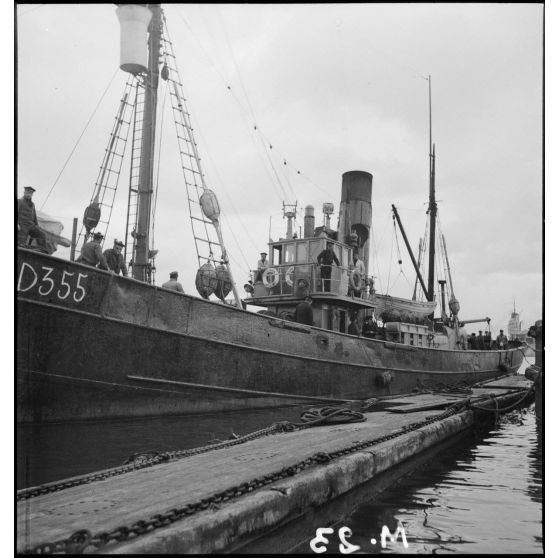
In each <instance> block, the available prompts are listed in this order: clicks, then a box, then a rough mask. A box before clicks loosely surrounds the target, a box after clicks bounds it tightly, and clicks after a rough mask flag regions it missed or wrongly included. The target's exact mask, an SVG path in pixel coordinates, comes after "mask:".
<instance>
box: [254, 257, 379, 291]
mask: <svg viewBox="0 0 558 558" xmlns="http://www.w3.org/2000/svg"><path fill="white" fill-rule="evenodd" d="M320 267H321V266H320V265H318V264H311V263H305V264H283V265H276V266H270V267H268V268H267V269H262V270H260V271H258V270H253V271H252V281H253V283H254V289H255V292H254V297H256V298H259V297H263V296H278V295H297V296H303V294H304V292H305V291H306V292H307V293H308V294H310V295H313V294H316V293H331V294H336V295H347V294H350V289H349V284H350V283H349V274H350V273H352V270H351V269H349V268H347V267H339V266H336V265H333V266H332V268H331V277H330V278H327V277H323V276H322V273H321V271H320ZM359 296H360V297H362V298H369V295H368V294H367V293H366V291H365V289H364V288H363V289H361V293H360V295H359Z"/></svg>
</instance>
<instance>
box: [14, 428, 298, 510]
mask: <svg viewBox="0 0 558 558" xmlns="http://www.w3.org/2000/svg"><path fill="white" fill-rule="evenodd" d="M290 424H291V423H286V422H278V423H274V424H272V425H271V426H268V427H266V428H262V429H261V430H256V431H255V432H251V433H249V434H246V435H245V436H239V437H238V438H235V439H232V440H225V441H223V442H219V443H218V444H210V445H208V446H202V447H199V448H192V449H185V450H175V451H167V452H161V453H157V452H142V453H136V454H133V455H132V456H130V457H129V458H128V459H126V461H124V463H123V465H122V466H121V467H115V468H113V469H107V470H106V471H101V472H98V473H91V474H88V475H84V476H82V477H79V478H75V479H69V480H65V481H61V482H58V483H53V484H48V485H43V486H38V487H36V488H29V489H22V490H19V491H18V493H17V501H18V502H19V501H20V500H28V499H29V498H34V497H36V496H42V495H43V494H49V493H51V492H57V491H59V490H64V489H65V488H72V487H74V486H79V485H82V484H89V483H92V482H95V481H100V480H105V479H108V478H110V477H114V476H117V475H122V474H124V473H129V472H130V471H135V470H138V469H145V468H147V467H153V466H154V465H158V464H159V463H167V462H169V461H173V460H176V459H182V458H184V457H190V456H192V455H199V454H202V453H207V452H209V451H214V450H218V449H222V448H226V447H229V446H234V445H237V444H242V443H245V442H248V441H250V440H254V439H256V438H260V437H262V436H267V435H269V434H274V433H279V432H287V431H289V430H294V429H295V428H296V427H294V426H292V427H290V426H289V425H290Z"/></svg>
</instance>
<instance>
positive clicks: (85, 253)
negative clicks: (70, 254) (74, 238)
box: [76, 237, 108, 269]
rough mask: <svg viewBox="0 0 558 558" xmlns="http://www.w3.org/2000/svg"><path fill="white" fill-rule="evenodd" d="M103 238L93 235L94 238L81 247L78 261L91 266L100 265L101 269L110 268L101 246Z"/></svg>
mask: <svg viewBox="0 0 558 558" xmlns="http://www.w3.org/2000/svg"><path fill="white" fill-rule="evenodd" d="M101 238H102V237H101ZM101 238H98V237H97V238H95V237H93V240H90V241H89V242H86V243H85V244H84V245H83V248H82V249H81V255H80V257H79V258H78V259H77V260H76V261H77V262H79V263H84V264H86V265H90V266H91V267H97V265H98V266H99V268H101V269H108V265H107V260H106V259H105V256H104V255H103V249H102V248H101Z"/></svg>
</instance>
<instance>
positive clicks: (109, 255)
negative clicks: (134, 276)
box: [103, 248, 128, 277]
mask: <svg viewBox="0 0 558 558" xmlns="http://www.w3.org/2000/svg"><path fill="white" fill-rule="evenodd" d="M103 256H104V257H105V260H106V261H107V266H108V268H109V269H111V270H112V271H114V273H116V275H118V274H119V273H120V272H122V275H124V277H128V270H127V269H126V264H125V263H124V256H122V254H121V253H120V252H117V251H116V250H115V249H114V248H109V249H108V250H105V251H104V252H103Z"/></svg>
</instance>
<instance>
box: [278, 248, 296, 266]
mask: <svg viewBox="0 0 558 558" xmlns="http://www.w3.org/2000/svg"><path fill="white" fill-rule="evenodd" d="M283 258H284V259H283V261H282V262H281V263H285V264H289V263H294V262H295V245H294V244H285V245H284V246H283Z"/></svg>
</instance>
